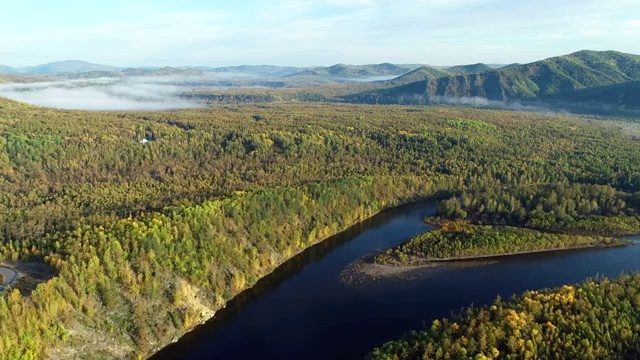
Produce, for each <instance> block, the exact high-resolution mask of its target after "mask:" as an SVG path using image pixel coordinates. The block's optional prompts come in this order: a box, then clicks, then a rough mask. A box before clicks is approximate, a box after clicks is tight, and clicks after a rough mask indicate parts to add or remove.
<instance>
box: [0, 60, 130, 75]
mask: <svg viewBox="0 0 640 360" xmlns="http://www.w3.org/2000/svg"><path fill="white" fill-rule="evenodd" d="M121 69H122V68H119V67H117V66H109V65H101V64H95V63H90V62H86V61H81V60H65V61H56V62H51V63H47V64H42V65H36V66H24V67H17V68H14V67H10V66H6V65H0V74H14V75H18V74H19V75H49V74H58V73H80V72H89V71H119V70H121Z"/></svg>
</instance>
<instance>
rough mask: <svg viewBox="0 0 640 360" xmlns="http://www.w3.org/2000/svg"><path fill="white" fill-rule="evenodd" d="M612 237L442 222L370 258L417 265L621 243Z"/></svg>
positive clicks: (391, 262)
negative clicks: (434, 227) (438, 225)
mask: <svg viewBox="0 0 640 360" xmlns="http://www.w3.org/2000/svg"><path fill="white" fill-rule="evenodd" d="M623 244H625V242H624V241H622V240H620V239H616V238H612V237H604V236H585V235H566V234H557V233H549V232H542V231H537V230H532V229H526V228H519V227H513V226H492V225H474V224H470V223H467V222H464V221H451V222H445V223H443V224H442V225H441V226H440V227H438V228H437V229H434V230H432V231H428V232H424V233H422V234H419V235H417V236H414V237H412V238H411V239H409V240H408V241H406V242H405V243H404V244H402V245H399V246H397V247H395V248H393V249H389V250H387V251H385V252H383V253H380V254H378V255H376V256H375V257H374V259H373V260H374V262H375V263H376V264H383V265H408V266H412V265H416V264H417V265H420V264H423V263H425V262H448V261H463V260H478V259H487V258H491V257H496V256H503V255H517V254H527V253H533V252H545V251H555V250H568V249H577V248H588V247H607V246H615V245H623Z"/></svg>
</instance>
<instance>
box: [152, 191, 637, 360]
mask: <svg viewBox="0 0 640 360" xmlns="http://www.w3.org/2000/svg"><path fill="white" fill-rule="evenodd" d="M434 211H435V202H423V203H417V204H411V205H407V206H403V207H401V208H398V209H393V210H389V211H386V212H383V213H381V214H379V215H377V216H375V217H374V218H372V219H370V220H368V221H366V222H364V223H362V224H359V225H356V226H354V227H353V228H351V229H349V230H347V231H345V232H344V233H341V234H339V235H337V236H334V237H333V238H330V239H328V240H326V241H324V242H322V243H320V244H318V245H316V246H314V247H312V248H310V249H308V250H307V251H305V252H303V253H302V254H300V255H298V256H297V257H295V258H294V259H292V260H290V261H289V262H287V263H285V264H284V265H283V266H282V267H281V268H279V269H278V270H277V271H276V272H274V273H273V274H272V275H270V276H267V277H265V278H264V279H262V280H261V281H260V282H258V284H257V285H256V286H255V287H254V288H252V289H250V290H248V291H245V292H244V293H242V294H240V295H239V296H238V297H236V298H235V299H234V300H232V301H231V302H229V303H228V304H227V307H226V308H225V309H223V310H221V311H219V312H218V313H217V314H216V317H215V318H214V319H212V320H211V321H209V322H208V323H206V324H204V325H203V326H200V327H198V328H197V329H196V330H194V331H193V332H191V333H189V334H187V335H185V336H184V337H183V338H182V339H180V340H179V341H178V342H177V343H176V344H172V345H171V346H169V347H167V348H165V349H164V350H162V351H161V352H160V353H158V354H157V355H156V356H154V357H153V359H154V360H159V359H258V358H259V359H282V360H285V359H357V358H361V357H363V356H364V355H366V354H367V353H368V352H369V351H371V350H372V349H373V348H374V347H376V346H378V345H381V344H382V343H384V342H385V341H388V340H393V339H396V338H398V337H400V336H401V335H402V334H403V332H405V331H407V330H412V329H419V328H421V327H422V324H423V322H426V323H427V324H431V322H432V321H433V319H435V318H440V317H443V316H450V315H451V312H452V311H458V310H460V309H461V308H463V307H467V306H469V305H472V304H473V305H476V306H479V305H484V304H488V303H491V302H493V300H494V299H495V298H496V296H497V295H498V294H500V295H501V296H502V297H509V296H511V295H513V294H517V293H521V292H523V291H524V290H528V289H538V288H544V287H555V286H559V285H562V284H566V283H574V282H579V281H581V280H584V279H585V278H587V277H592V276H596V275H607V276H610V277H615V276H617V275H619V274H621V273H622V272H628V271H631V270H640V261H638V259H640V246H626V247H620V248H610V249H589V250H575V251H565V252H555V253H540V254H531V255H520V256H512V257H506V258H503V259H501V260H500V261H498V262H497V263H493V264H490V265H483V266H474V267H466V268H448V269H443V270H440V271H437V272H434V273H431V274H428V275H425V276H418V277H415V278H412V279H408V280H398V279H387V280H383V281H380V282H378V283H374V284H370V285H367V286H358V287H350V286H347V285H345V284H344V283H343V282H342V281H341V280H340V273H341V272H342V271H343V269H344V268H345V267H346V266H347V265H349V264H350V263H352V262H353V261H355V260H356V259H358V258H360V257H362V256H363V255H366V254H369V253H372V252H377V251H380V250H384V249H387V248H390V247H393V246H395V245H397V244H400V243H402V242H403V241H406V240H407V239H408V238H410V237H412V236H414V235H416V234H418V233H420V232H422V231H425V230H427V229H428V227H427V226H426V225H424V223H423V221H422V220H423V218H424V217H425V216H427V215H430V214H433V213H434ZM636 239H637V238H636Z"/></svg>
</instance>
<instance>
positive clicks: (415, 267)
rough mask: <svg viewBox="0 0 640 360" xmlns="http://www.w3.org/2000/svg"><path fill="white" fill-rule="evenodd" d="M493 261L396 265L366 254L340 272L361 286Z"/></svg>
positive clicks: (345, 280) (344, 279)
mask: <svg viewBox="0 0 640 360" xmlns="http://www.w3.org/2000/svg"><path fill="white" fill-rule="evenodd" d="M492 263H495V261H486V260H484V261H483V260H476V261H459V262H425V263H421V264H412V265H402V266H394V265H383V264H376V263H374V262H373V257H372V256H366V257H363V258H361V259H358V260H356V261H355V262H353V263H351V264H349V265H348V266H347V267H345V268H344V270H343V271H342V273H340V280H341V281H342V282H343V283H344V284H345V285H347V286H353V287H359V286H364V285H369V284H371V283H375V282H378V281H380V280H383V279H400V280H410V279H415V278H417V277H423V276H431V275H434V274H436V273H437V272H440V271H444V270H450V269H456V268H461V267H470V266H481V265H488V264H492Z"/></svg>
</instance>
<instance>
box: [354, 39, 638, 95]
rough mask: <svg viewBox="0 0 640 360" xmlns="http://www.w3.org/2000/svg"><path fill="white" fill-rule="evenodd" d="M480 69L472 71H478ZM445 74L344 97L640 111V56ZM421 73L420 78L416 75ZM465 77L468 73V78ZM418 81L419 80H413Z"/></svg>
mask: <svg viewBox="0 0 640 360" xmlns="http://www.w3.org/2000/svg"><path fill="white" fill-rule="evenodd" d="M474 66H475V67H476V68H477V71H476V72H473V67H474ZM474 66H467V67H464V68H463V69H456V67H453V68H449V69H444V70H442V72H446V71H449V72H451V71H452V69H453V71H457V72H458V74H450V75H444V76H443V75H442V74H441V73H438V72H433V71H431V70H421V69H418V70H416V71H414V72H412V73H408V74H406V75H404V76H402V77H399V78H397V79H394V81H395V82H396V83H397V86H392V87H384V88H381V89H375V90H372V91H364V92H361V93H357V94H352V95H348V96H345V97H344V98H343V99H344V100H345V101H351V102H367V103H372V102H375V103H397V102H406V101H410V102H411V101H412V100H410V99H416V100H415V101H420V102H421V103H424V102H425V101H427V102H430V101H431V102H433V101H439V100H440V99H442V98H473V97H481V98H486V99H488V100H495V101H500V102H509V101H515V100H517V101H525V102H534V103H535V102H544V103H548V104H561V103H563V104H564V103H567V102H571V103H576V102H590V103H594V102H602V103H606V104H610V105H616V106H627V107H628V106H633V107H637V106H638V103H640V99H639V98H638V86H639V85H638V81H640V56H638V55H632V54H625V53H620V52H616V51H588V50H583V51H578V52H575V53H572V54H569V55H564V56H557V57H552V58H549V59H545V60H541V61H536V62H532V63H529V64H523V65H519V64H514V65H509V66H504V67H501V68H498V69H490V68H489V67H488V66H486V65H485V66H482V64H478V65H474ZM416 72H417V73H416ZM465 72H466V73H465ZM414 80H415V81H414Z"/></svg>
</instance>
